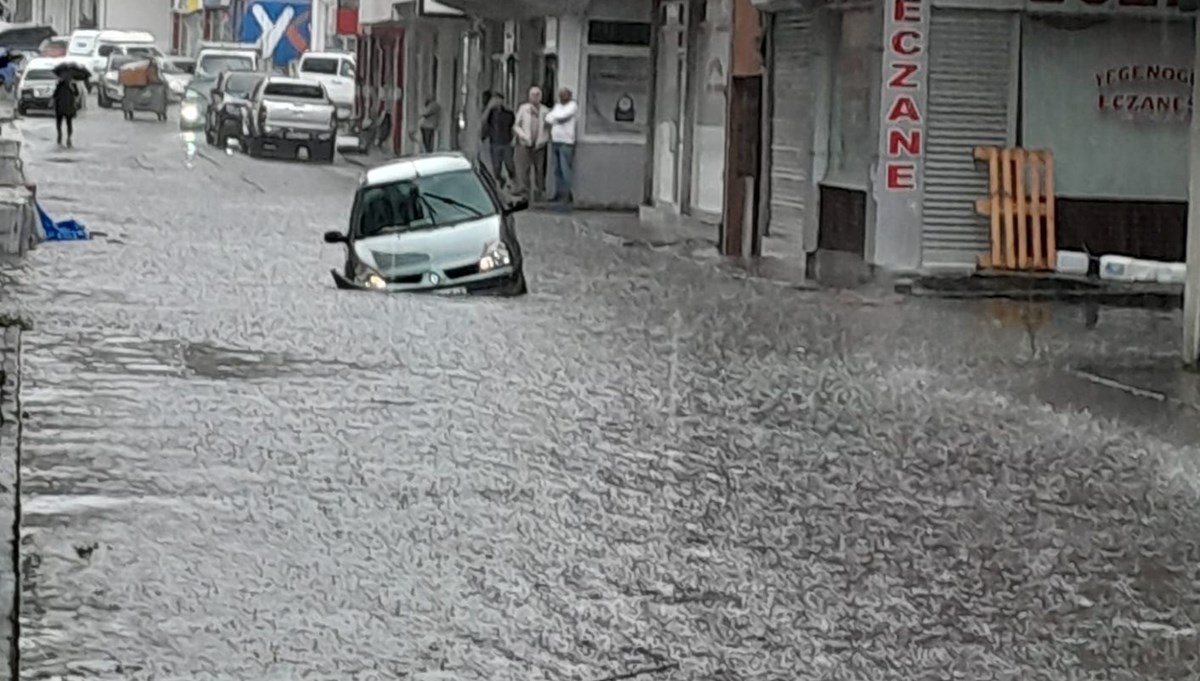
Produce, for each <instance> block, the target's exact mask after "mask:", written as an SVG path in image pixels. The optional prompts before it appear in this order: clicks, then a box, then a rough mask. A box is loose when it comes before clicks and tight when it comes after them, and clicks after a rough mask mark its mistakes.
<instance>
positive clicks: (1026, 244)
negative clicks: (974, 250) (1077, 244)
mask: <svg viewBox="0 0 1200 681" xmlns="http://www.w3.org/2000/svg"><path fill="white" fill-rule="evenodd" d="M975 158H976V159H978V160H980V161H987V164H988V194H989V196H988V198H986V199H979V200H978V201H976V202H975V210H976V211H977V212H978V213H979V214H980V215H986V216H989V217H990V218H991V222H992V224H991V241H992V252H991V254H989V255H984V256H981V257H980V258H979V266H980V267H981V268H983V269H997V270H1027V271H1028V270H1053V269H1054V266H1055V264H1056V261H1057V259H1058V258H1057V246H1056V237H1055V225H1054V156H1053V155H1052V154H1051V153H1050V152H1048V151H1029V150H1027V149H1009V148H1002V147H978V148H976V149H975Z"/></svg>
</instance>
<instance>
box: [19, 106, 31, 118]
mask: <svg viewBox="0 0 1200 681" xmlns="http://www.w3.org/2000/svg"><path fill="white" fill-rule="evenodd" d="M27 113H29V109H26V108H25V107H23V106H21V105H17V115H18V116H24V115H25V114H27Z"/></svg>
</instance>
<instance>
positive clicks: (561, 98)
mask: <svg viewBox="0 0 1200 681" xmlns="http://www.w3.org/2000/svg"><path fill="white" fill-rule="evenodd" d="M578 115H579V105H578V104H576V103H575V100H574V99H573V98H572V95H571V90H570V89H568V88H563V89H561V90H559V91H558V104H555V105H554V108H553V109H551V110H550V113H548V114H546V122H547V123H549V124H550V148H551V150H552V151H553V152H554V200H555V201H562V202H564V203H568V202H571V201H572V200H574V195H573V193H572V191H571V181H572V180H573V179H574V178H573V177H572V174H573V170H574V168H575V119H576V118H577V117H578Z"/></svg>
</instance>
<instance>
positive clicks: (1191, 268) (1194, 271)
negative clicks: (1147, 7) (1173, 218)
mask: <svg viewBox="0 0 1200 681" xmlns="http://www.w3.org/2000/svg"><path fill="white" fill-rule="evenodd" d="M1179 9H1180V10H1181V11H1184V12H1192V13H1194V12H1196V10H1197V9H1200V0H1180V2H1179ZM1198 23H1200V22H1198ZM1197 29H1198V30H1197V31H1196V44H1195V45H1194V46H1193V47H1194V53H1193V55H1192V60H1193V63H1194V65H1193V67H1192V68H1193V71H1192V72H1193V73H1196V72H1197V70H1200V26H1197ZM1194 81H1195V82H1193V84H1192V98H1193V100H1194V101H1196V102H1200V79H1194ZM1189 146H1190V150H1189V153H1188V222H1187V283H1186V285H1185V286H1184V289H1183V363H1184V365H1186V366H1188V367H1190V368H1192V369H1197V370H1200V115H1197V113H1196V112H1195V111H1193V112H1192V122H1191V139H1190V142H1189Z"/></svg>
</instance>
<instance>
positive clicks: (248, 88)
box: [225, 73, 263, 98]
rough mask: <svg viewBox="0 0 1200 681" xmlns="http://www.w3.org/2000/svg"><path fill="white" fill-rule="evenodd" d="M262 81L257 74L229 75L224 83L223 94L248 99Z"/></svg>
mask: <svg viewBox="0 0 1200 681" xmlns="http://www.w3.org/2000/svg"><path fill="white" fill-rule="evenodd" d="M262 79H263V77H262V76H260V75H259V74H257V73H236V74H231V75H230V76H229V78H228V79H227V80H226V81H225V92H226V94H230V95H233V96H234V97H242V98H246V97H249V96H250V93H251V92H253V91H254V88H256V87H258V84H259V83H260V82H261V81H262Z"/></svg>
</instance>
